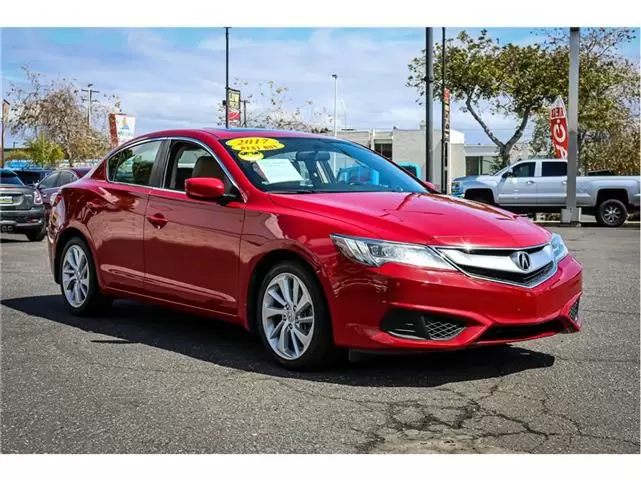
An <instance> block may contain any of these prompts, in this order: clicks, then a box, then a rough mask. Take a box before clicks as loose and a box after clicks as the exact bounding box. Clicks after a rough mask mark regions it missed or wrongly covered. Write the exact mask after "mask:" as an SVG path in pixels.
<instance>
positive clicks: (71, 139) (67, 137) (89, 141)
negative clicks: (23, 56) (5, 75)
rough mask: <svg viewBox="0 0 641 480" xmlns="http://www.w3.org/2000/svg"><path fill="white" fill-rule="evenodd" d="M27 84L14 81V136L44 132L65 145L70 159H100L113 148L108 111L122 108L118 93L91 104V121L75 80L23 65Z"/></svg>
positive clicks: (11, 95)
mask: <svg viewBox="0 0 641 480" xmlns="http://www.w3.org/2000/svg"><path fill="white" fill-rule="evenodd" d="M23 70H24V72H25V75H26V77H27V86H19V85H16V84H11V88H10V91H9V93H8V95H7V97H8V100H9V101H10V102H11V111H10V116H9V126H10V130H11V133H12V134H13V135H20V136H22V137H24V138H30V137H31V138H38V137H39V136H40V135H41V134H44V135H46V136H47V138H49V139H50V140H51V141H52V142H54V143H56V144H58V145H59V146H60V148H62V150H63V152H64V155H65V157H66V158H68V159H69V161H70V162H73V161H74V160H81V159H92V158H99V157H101V156H102V155H104V154H105V153H106V152H107V151H108V150H109V146H110V145H109V137H108V135H107V132H108V122H107V114H108V113H110V112H117V111H119V110H120V102H119V101H118V99H117V97H116V96H103V98H102V99H101V100H100V101H98V102H97V103H94V104H93V105H92V107H91V113H92V115H91V119H92V121H91V124H90V123H89V121H88V115H87V113H88V112H87V109H86V106H85V104H84V102H83V100H82V97H81V91H80V88H78V87H77V86H76V85H75V83H74V82H73V81H72V80H69V79H66V78H59V79H55V80H47V79H46V78H45V77H43V76H42V74H40V73H36V72H32V71H31V70H30V69H29V68H28V67H23Z"/></svg>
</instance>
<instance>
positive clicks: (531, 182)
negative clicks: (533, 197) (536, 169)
mask: <svg viewBox="0 0 641 480" xmlns="http://www.w3.org/2000/svg"><path fill="white" fill-rule="evenodd" d="M525 183H526V184H528V185H532V184H533V183H536V182H535V181H534V180H528V181H527V182H525Z"/></svg>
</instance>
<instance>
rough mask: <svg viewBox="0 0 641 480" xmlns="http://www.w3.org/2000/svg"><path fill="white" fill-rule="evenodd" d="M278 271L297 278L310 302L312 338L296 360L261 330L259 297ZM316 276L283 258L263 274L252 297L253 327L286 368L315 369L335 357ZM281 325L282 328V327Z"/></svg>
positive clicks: (261, 298) (329, 324) (329, 363)
mask: <svg viewBox="0 0 641 480" xmlns="http://www.w3.org/2000/svg"><path fill="white" fill-rule="evenodd" d="M282 273H289V274H293V275H295V276H296V277H298V278H299V279H300V280H301V281H302V282H303V284H304V286H305V287H306V288H307V290H308V292H309V295H310V297H311V299H312V303H313V311H314V328H313V332H312V339H311V341H310V343H309V346H308V347H307V350H306V351H304V353H303V354H302V355H301V356H300V357H298V358H296V359H286V358H283V357H282V356H280V355H279V354H278V353H276V352H275V351H274V349H273V348H272V346H271V345H270V343H269V341H268V340H267V334H266V332H265V326H264V325H263V318H262V311H263V309H262V306H263V297H264V296H265V292H266V290H267V287H268V286H269V284H270V282H271V281H272V279H274V277H276V276H277V275H280V274H282ZM321 288H322V287H321V286H320V285H319V282H318V280H317V278H316V277H315V276H314V274H313V273H311V272H310V271H309V269H308V268H306V267H305V266H303V265H301V264H300V263H298V262H295V261H283V262H281V263H278V264H276V265H274V266H273V267H272V268H271V269H270V270H269V271H268V272H267V274H266V275H265V277H264V278H263V281H262V283H261V286H260V289H259V290H258V295H257V296H256V298H255V299H254V302H255V305H256V308H255V312H256V313H255V314H256V319H255V320H256V326H257V329H258V332H259V335H260V339H261V341H262V342H263V345H264V346H265V349H266V350H267V352H268V353H269V354H270V355H271V357H272V358H273V359H274V360H275V361H276V362H277V363H279V364H280V365H282V366H283V367H285V368H287V369H290V370H317V369H321V368H324V367H328V366H330V365H331V364H333V363H334V362H335V361H336V360H337V359H338V358H339V356H338V355H337V353H338V351H337V349H336V347H335V345H334V339H333V334H332V323H331V318H330V315H329V310H328V308H327V302H326V301H325V297H324V295H323V292H322V290H321ZM283 328H284V327H283Z"/></svg>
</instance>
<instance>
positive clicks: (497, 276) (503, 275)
mask: <svg viewBox="0 0 641 480" xmlns="http://www.w3.org/2000/svg"><path fill="white" fill-rule="evenodd" d="M459 268H460V269H461V270H463V271H464V272H466V273H469V274H470V275H475V276H477V277H483V278H488V279H492V280H501V281H504V282H510V283H518V284H519V285H530V284H533V283H536V282H538V280H539V279H541V278H543V277H545V276H546V275H547V274H548V273H550V272H551V271H552V270H553V269H554V262H550V263H548V264H547V265H545V266H544V267H542V268H539V269H538V270H534V271H533V272H528V273H516V272H503V271H501V270H490V269H488V268H478V267H470V266H461V265H459Z"/></svg>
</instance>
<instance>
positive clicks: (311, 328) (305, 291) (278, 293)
mask: <svg viewBox="0 0 641 480" xmlns="http://www.w3.org/2000/svg"><path fill="white" fill-rule="evenodd" d="M256 314H257V315H258V319H257V320H258V330H259V332H260V337H261V340H262V342H263V344H264V345H265V347H266V348H267V351H268V352H269V353H270V354H271V356H272V357H273V358H274V359H275V360H276V361H277V362H278V363H280V364H281V365H283V366H284V367H286V368H290V369H313V368H319V367H323V366H326V365H327V364H329V363H330V361H331V360H332V359H333V358H335V347H334V342H333V336H332V328H331V320H330V317H329V311H328V309H327V305H326V302H325V298H324V296H323V293H322V291H321V287H320V286H319V285H318V281H317V280H316V278H315V277H314V276H313V274H311V273H310V272H309V271H308V270H307V269H306V268H304V267H302V266H301V265H300V264H298V263H297V262H291V261H286V262H282V263H279V264H277V265H275V266H274V267H272V269H271V270H270V271H269V272H268V273H267V275H265V278H264V279H263V282H262V285H261V288H260V290H259V293H258V298H257V308H256Z"/></svg>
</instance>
